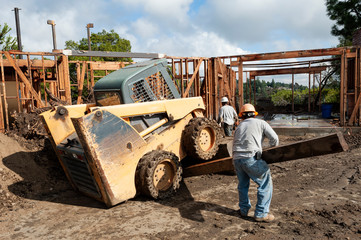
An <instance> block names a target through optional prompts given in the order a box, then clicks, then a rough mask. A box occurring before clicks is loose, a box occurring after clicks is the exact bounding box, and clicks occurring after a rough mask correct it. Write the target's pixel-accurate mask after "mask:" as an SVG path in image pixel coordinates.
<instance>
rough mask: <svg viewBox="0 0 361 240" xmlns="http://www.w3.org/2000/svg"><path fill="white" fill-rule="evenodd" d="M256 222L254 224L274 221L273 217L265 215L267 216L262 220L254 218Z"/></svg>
mask: <svg viewBox="0 0 361 240" xmlns="http://www.w3.org/2000/svg"><path fill="white" fill-rule="evenodd" d="M254 219H255V220H256V222H267V223H269V222H273V221H274V220H275V216H273V215H272V214H270V213H269V214H267V216H265V217H262V218H258V217H255V218H254Z"/></svg>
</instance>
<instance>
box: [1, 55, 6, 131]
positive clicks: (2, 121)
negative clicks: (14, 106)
mask: <svg viewBox="0 0 361 240" xmlns="http://www.w3.org/2000/svg"><path fill="white" fill-rule="evenodd" d="M0 66H1V84H2V91H3V92H5V74H4V61H3V55H2V54H1V53H0ZM2 96H3V95H2V94H1V89H0V133H4V132H5V121H4V112H3V103H2ZM4 101H6V98H4ZM4 105H5V107H6V102H5V104H4Z"/></svg>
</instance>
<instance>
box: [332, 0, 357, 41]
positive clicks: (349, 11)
mask: <svg viewBox="0 0 361 240" xmlns="http://www.w3.org/2000/svg"><path fill="white" fill-rule="evenodd" d="M326 7H327V15H328V16H329V17H330V19H331V20H334V21H336V23H335V24H334V25H333V26H332V29H331V34H332V35H334V36H336V37H338V38H339V41H340V46H350V45H352V35H353V33H354V31H355V30H356V29H358V28H359V27H360V26H361V2H360V0H344V1H340V0H326Z"/></svg>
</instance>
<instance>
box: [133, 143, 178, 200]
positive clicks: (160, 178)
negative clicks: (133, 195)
mask: <svg viewBox="0 0 361 240" xmlns="http://www.w3.org/2000/svg"><path fill="white" fill-rule="evenodd" d="M181 180H182V167H181V165H180V162H179V159H178V157H177V156H176V155H175V154H174V153H171V152H167V151H163V150H153V151H151V152H149V153H147V154H145V155H144V156H143V157H142V158H141V159H140V161H139V164H138V168H137V174H136V185H137V189H138V191H139V192H140V193H141V194H144V195H146V196H149V197H152V198H154V199H163V198H167V197H170V196H172V195H173V194H174V193H175V192H176V190H177V189H178V188H179V186H180V181H181Z"/></svg>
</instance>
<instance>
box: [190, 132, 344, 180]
mask: <svg viewBox="0 0 361 240" xmlns="http://www.w3.org/2000/svg"><path fill="white" fill-rule="evenodd" d="M230 143H232V142H230ZM347 150H348V145H347V143H346V141H345V139H344V137H343V135H342V133H335V134H330V135H327V136H323V137H318V138H313V139H310V140H306V141H300V142H296V143H292V144H287V145H283V146H277V147H273V148H268V149H265V150H264V151H263V153H262V159H263V160H265V161H266V162H267V163H268V164H273V163H278V162H285V161H291V160H297V159H302V158H308V157H314V156H320V155H325V154H331V153H337V152H342V151H347ZM232 163H233V160H232V157H224V158H221V159H217V160H212V161H207V162H204V163H198V164H194V165H190V166H188V167H185V168H184V171H183V177H191V176H198V175H204V174H209V173H218V172H225V171H234V167H233V164H232Z"/></svg>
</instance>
